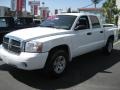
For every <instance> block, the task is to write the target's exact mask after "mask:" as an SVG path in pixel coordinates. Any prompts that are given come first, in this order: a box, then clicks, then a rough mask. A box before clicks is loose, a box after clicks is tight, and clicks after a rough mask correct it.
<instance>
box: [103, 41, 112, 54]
mask: <svg viewBox="0 0 120 90" xmlns="http://www.w3.org/2000/svg"><path fill="white" fill-rule="evenodd" d="M110 43H112V50H113V39H108V41H107V44H106V47H105V52H106V54H110V53H112V50H111V51H109V45H110Z"/></svg>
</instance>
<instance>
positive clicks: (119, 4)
mask: <svg viewBox="0 0 120 90" xmlns="http://www.w3.org/2000/svg"><path fill="white" fill-rule="evenodd" d="M116 5H117V8H118V9H120V0H116ZM118 18H119V19H118V27H120V15H119V17H118Z"/></svg>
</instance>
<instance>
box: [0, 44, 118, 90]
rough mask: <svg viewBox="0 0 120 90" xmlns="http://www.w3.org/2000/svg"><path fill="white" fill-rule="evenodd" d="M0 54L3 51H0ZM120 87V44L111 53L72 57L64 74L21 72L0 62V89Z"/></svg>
mask: <svg viewBox="0 0 120 90" xmlns="http://www.w3.org/2000/svg"><path fill="white" fill-rule="evenodd" d="M0 53H2V52H0ZM58 89H59V90H61V89H62V90H120V43H116V44H115V45H114V51H113V53H112V54H111V55H110V56H106V55H104V54H103V53H102V50H97V51H94V52H92V53H88V54H85V55H82V56H79V57H76V58H74V59H73V61H72V62H71V63H70V65H69V67H68V68H67V72H66V73H65V74H64V76H62V77H60V78H58V79H54V78H51V77H47V76H44V74H43V73H42V71H40V70H36V71H23V70H19V69H16V68H14V67H11V66H9V65H6V64H4V63H3V62H2V61H0V90H58Z"/></svg>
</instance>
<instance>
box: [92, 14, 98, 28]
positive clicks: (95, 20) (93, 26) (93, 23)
mask: <svg viewBox="0 0 120 90" xmlns="http://www.w3.org/2000/svg"><path fill="white" fill-rule="evenodd" d="M90 20H91V24H92V28H100V22H99V20H98V18H97V17H96V16H90Z"/></svg>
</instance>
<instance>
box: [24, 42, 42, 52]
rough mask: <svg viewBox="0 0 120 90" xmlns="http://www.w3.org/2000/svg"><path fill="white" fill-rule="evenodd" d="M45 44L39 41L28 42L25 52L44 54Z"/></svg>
mask: <svg viewBox="0 0 120 90" xmlns="http://www.w3.org/2000/svg"><path fill="white" fill-rule="evenodd" d="M42 46H43V44H42V43H40V42H37V41H30V42H27V43H26V45H25V52H31V53H39V52H42Z"/></svg>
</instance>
